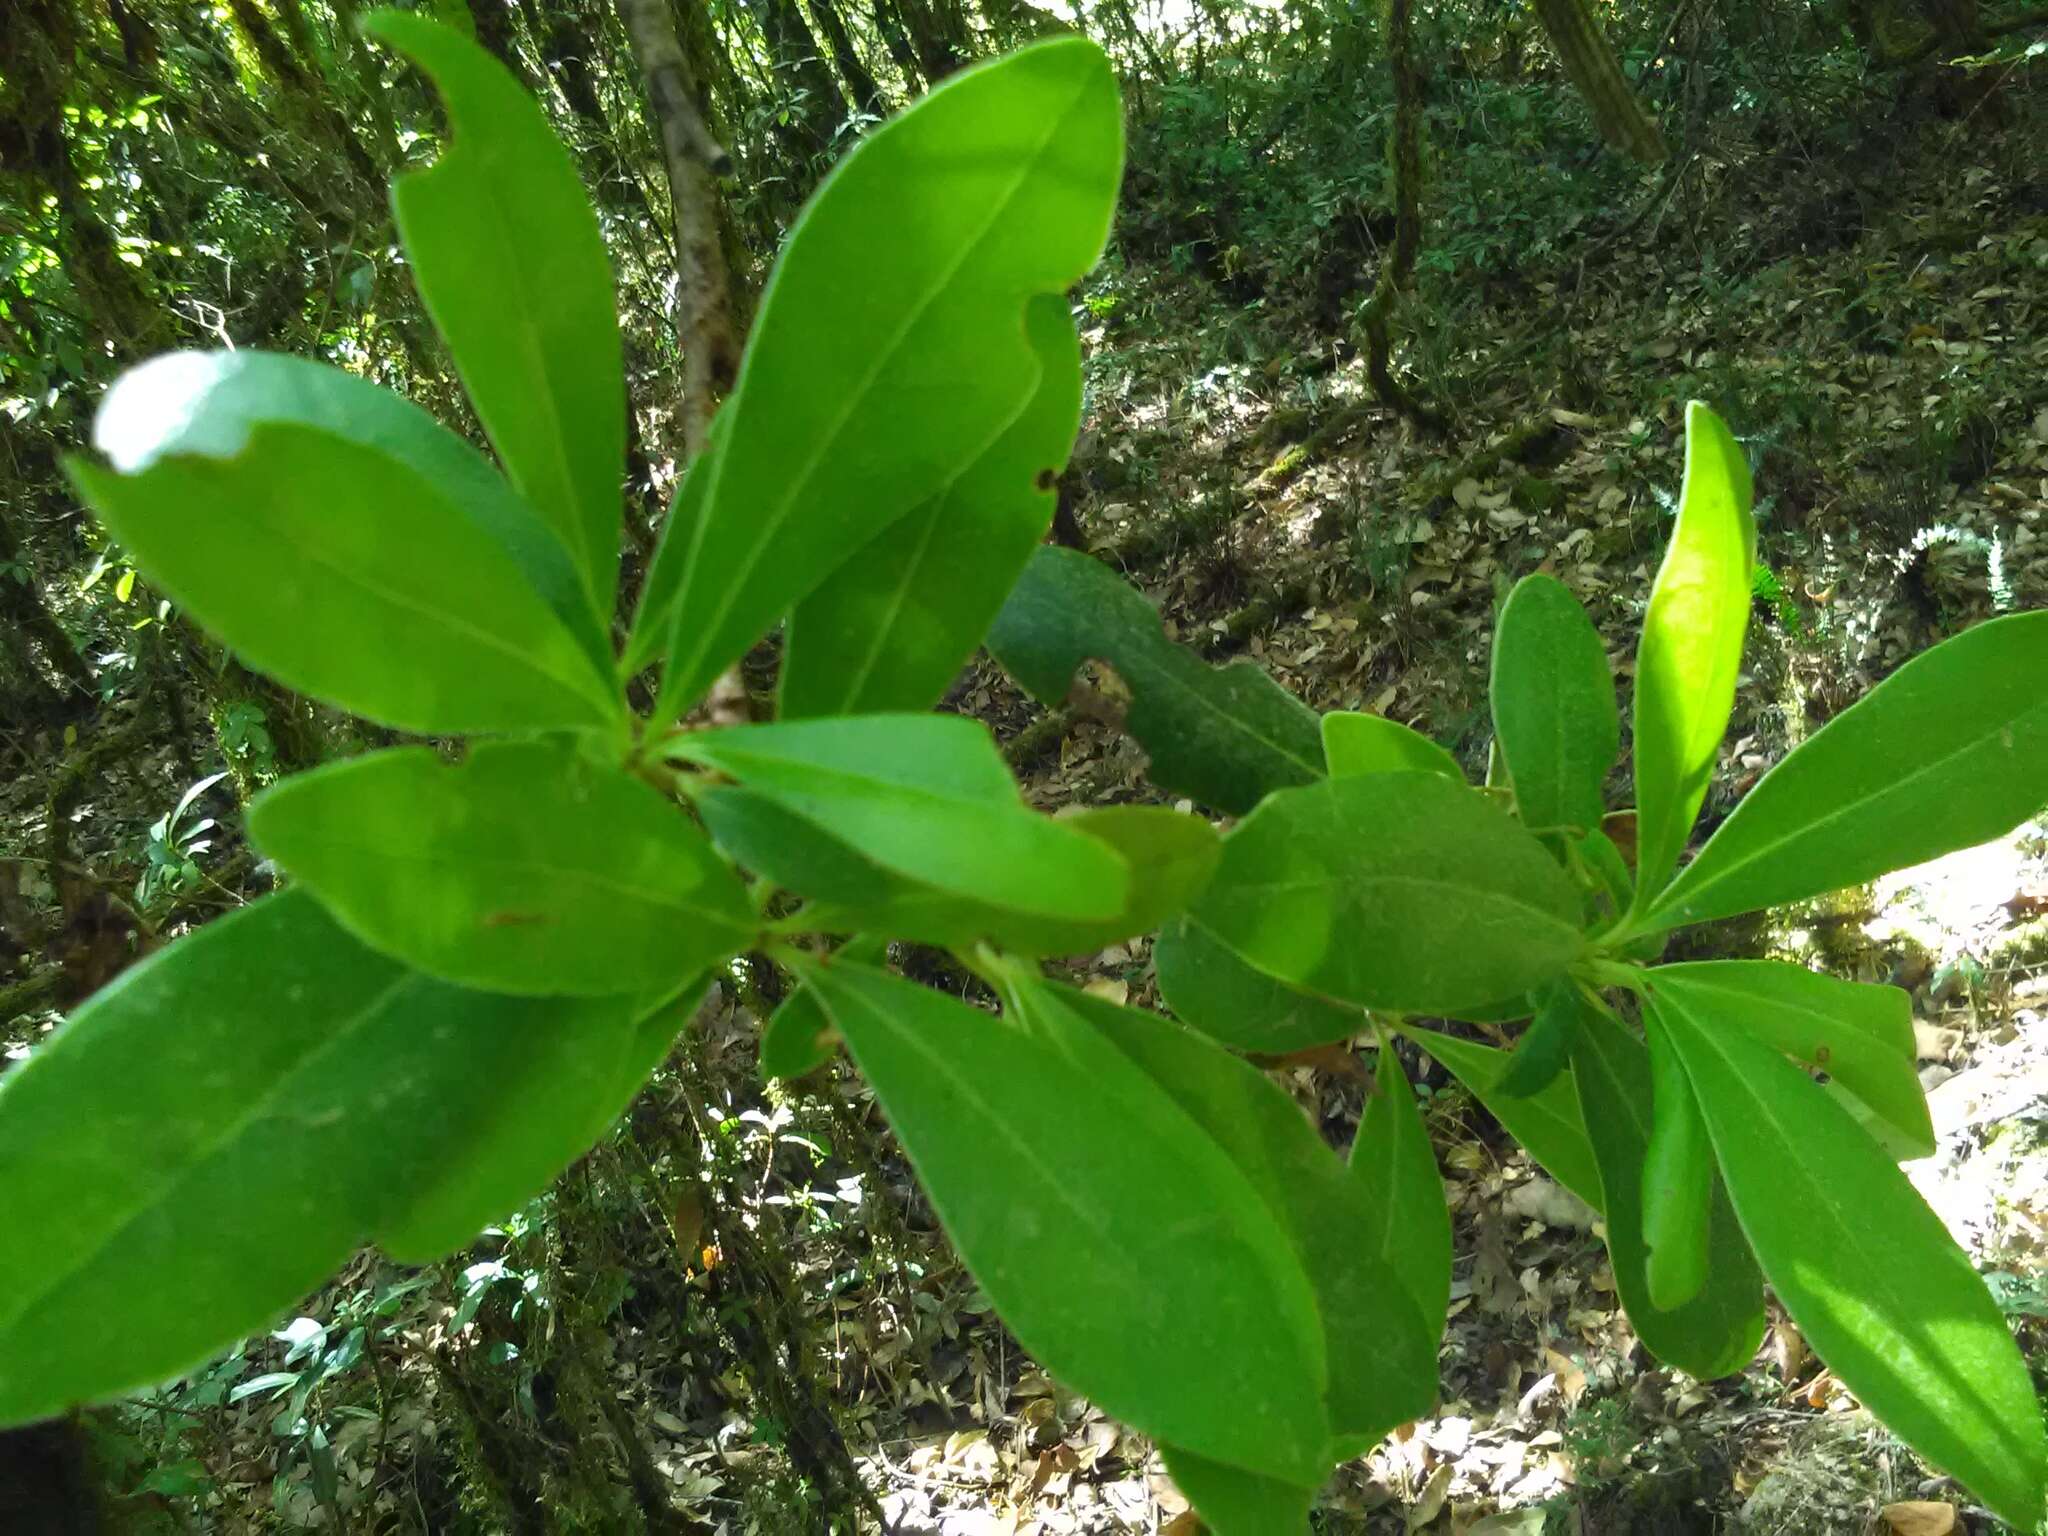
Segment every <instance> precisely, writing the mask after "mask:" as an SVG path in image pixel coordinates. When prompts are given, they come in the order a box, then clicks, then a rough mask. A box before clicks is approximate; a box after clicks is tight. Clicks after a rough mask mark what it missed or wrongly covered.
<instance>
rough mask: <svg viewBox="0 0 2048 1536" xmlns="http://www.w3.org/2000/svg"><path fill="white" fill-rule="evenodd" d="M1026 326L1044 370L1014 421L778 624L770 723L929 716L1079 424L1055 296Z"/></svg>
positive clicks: (1008, 572) (997, 594)
mask: <svg viewBox="0 0 2048 1536" xmlns="http://www.w3.org/2000/svg"><path fill="white" fill-rule="evenodd" d="M1025 329H1026V331H1027V332H1028V334H1029V335H1030V338H1031V345H1032V348H1033V349H1034V350H1035V351H1036V352H1037V354H1038V357H1039V360H1040V362H1041V363H1042V365H1043V372H1042V373H1041V374H1040V375H1039V380H1038V388H1037V390H1036V392H1035V393H1034V394H1033V395H1032V397H1031V401H1030V403H1029V404H1028V405H1026V406H1025V408H1024V412H1023V414H1022V415H1020V416H1019V417H1018V418H1017V419H1016V420H1015V421H1014V422H1012V423H1011V424H1010V426H1009V428H1008V429H1007V430H1006V431H1005V432H1004V433H1003V435H1002V436H1001V437H999V438H997V439H996V441H995V442H994V443H993V444H992V445H991V446H990V447H989V449H988V451H987V452H986V453H983V454H982V455H981V456H980V457H979V458H977V459H975V460H974V461H973V462H972V463H970V464H968V465H966V466H965V467H964V468H963V469H962V470H961V472H960V474H959V476H958V478H956V479H955V480H954V481H953V482H952V483H951V484H950V485H948V486H947V487H946V488H945V489H944V490H942V491H941V492H939V494H938V495H936V496H934V497H932V498H931V499H930V500H929V501H927V502H925V503H924V504H923V505H922V506H920V507H918V508H917V509H916V510H915V511H913V512H912V513H911V514H910V515H909V516H908V517H905V518H904V519H903V520H902V521H900V522H898V523H895V524H893V525H891V527H890V528H889V529H888V531H887V532H885V533H883V534H882V535H881V537H879V538H877V539H875V540H873V541H872V542H870V543H869V544H868V545H867V546H866V547H865V548H864V549H862V550H860V551H859V552H858V553H856V554H855V555H854V556H853V557H852V558H851V559H849V560H848V561H847V562H846V563H845V564H844V565H842V566H840V567H839V569H838V570H836V571H834V572H833V573H832V574H831V575H830V576H828V577H827V578H826V579H825V582H824V585H822V586H820V587H819V588H818V589H817V590H816V591H815V592H813V593H812V594H811V595H810V596H809V597H807V598H805V599H804V600H803V602H801V603H800V604H798V605H797V609H796V612H794V613H793V614H791V615H790V619H789V628H788V631H787V633H786V635H785V636H784V639H783V652H782V682H781V691H780V694H779V696H778V700H777V711H776V712H777V714H778V715H780V716H781V718H783V719H785V720H787V719H795V718H801V717H805V716H811V715H840V714H873V713H876V712H878V711H884V710H917V709H929V708H930V707H931V706H932V705H934V704H936V703H937V702H938V701H939V700H940V699H941V698H942V697H944V695H945V692H946V689H947V687H948V686H950V685H951V683H952V681H953V679H954V678H955V677H957V676H958V675H959V672H960V668H961V667H962V666H964V665H965V664H966V662H967V660H968V658H969V657H971V656H972V655H973V654H974V651H975V648H976V647H977V646H979V645H980V644H981V640H982V636H984V635H986V634H987V633H988V627H989V625H990V624H991V623H993V622H994V620H995V616H996V614H997V612H998V611H1000V610H1001V608H1002V606H1003V599H1004V598H1005V597H1006V596H1008V595H1009V591H1010V588H1011V587H1012V586H1013V585H1015V584H1016V580H1017V574H1018V572H1020V571H1022V570H1023V569H1024V566H1025V563H1026V562H1027V561H1028V560H1030V558H1031V552H1032V550H1034V549H1036V548H1037V547H1038V545H1039V543H1040V542H1041V541H1042V540H1043V539H1044V538H1045V533H1046V530H1047V529H1048V528H1050V527H1051V526H1052V515H1053V507H1054V504H1055V503H1056V502H1057V500H1058V494H1057V492H1056V490H1055V482H1056V481H1057V480H1058V479H1059V473H1060V471H1061V470H1062V469H1064V468H1065V467H1066V462H1067V454H1068V452H1069V451H1070V450H1071V449H1072V447H1073V445H1074V431H1075V429H1076V428H1077V427H1078V426H1079V425H1080V421H1081V343H1080V338H1079V337H1077V336H1076V335H1075V334H1074V322H1073V320H1072V319H1071V318H1070V317H1069V315H1068V313H1067V301H1066V299H1065V298H1064V297H1063V296H1061V295H1056V294H1041V295H1040V296H1039V297H1038V298H1036V299H1034V300H1032V302H1031V305H1030V307H1029V309H1028V310H1027V311H1026V312H1025Z"/></svg>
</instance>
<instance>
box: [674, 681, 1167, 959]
mask: <svg viewBox="0 0 2048 1536" xmlns="http://www.w3.org/2000/svg"><path fill="white" fill-rule="evenodd" d="M667 751H668V753H669V755H670V756H671V757H673V758H675V759H677V760H681V761H687V762H695V763H702V764H705V765H707V766H709V767H713V768H716V769H718V770H719V771H720V772H722V773H725V774H729V775H730V776H731V777H733V778H735V779H737V780H739V781H740V783H741V784H743V785H745V786H746V787H747V788H749V789H751V790H753V791H755V792H756V793H757V794H759V795H762V796H765V797H766V798H768V799H770V800H773V801H775V802H777V803H778V804H780V805H781V806H782V807H783V808H784V809H785V810H788V811H792V812H794V813H795V814H796V815H798V816H800V817H802V818H804V819H806V820H808V821H810V822H812V823H813V824H815V825H816V826H818V827H822V828H823V829H824V830H825V831H827V832H829V833H830V834H831V835H832V836H834V837H836V838H838V839H839V840H840V841H842V842H844V843H846V844H847V845H849V846H850V847H852V848H853V849H855V850H856V851H857V852H858V853H860V854H861V855H863V856H864V857H865V858H867V859H869V860H872V861H873V862H874V863H876V864H878V865H880V866H881V867H882V868H883V869H885V870H888V871H889V872H890V873H892V874H896V875H900V876H903V877H904V878H907V879H910V880H916V881H921V882H923V883H924V884H926V885H929V886H933V887H935V888H937V889H938V890H942V891H945V892H948V893H950V894H952V895H955V896H964V897H967V898H969V899H971V900H975V901H983V902H987V903H988V904H989V905H991V906H997V907H1003V908H1006V909H1008V910H1011V911H1016V912H1027V913H1034V914H1036V915H1038V916H1041V917H1056V918H1082V919H1087V918H1114V917H1116V916H1118V915H1119V914H1120V913H1121V912H1122V911H1123V909H1124V903H1125V902H1126V900H1127V899H1128V898H1129V895H1130V868H1129V866H1128V865H1127V864H1125V862H1124V860H1123V858H1122V856H1121V855H1119V854H1118V853H1117V852H1116V851H1115V850H1114V849H1113V848H1111V847H1109V846H1108V845H1107V844H1105V843H1103V842H1101V841H1099V840H1098V839H1096V838H1092V837H1089V836H1088V835H1087V834H1086V833H1084V832H1079V831H1076V830H1074V829H1073V828H1071V827H1068V826H1066V825H1064V824H1062V823H1061V822H1059V821H1056V820H1055V819H1053V818H1052V817H1050V816H1041V815H1039V814H1038V813H1036V812H1034V811H1030V810H1027V809H1026V808H1025V806H1024V803H1023V801H1022V800H1021V799H1020V798H1019V796H1018V794H1017V786H1016V784H1015V782H1014V781H1013V780H1012V779H1011V778H1010V771H1009V769H1008V767H1007V766H1006V765H1005V764H1004V762H1003V759H1002V754H1001V753H999V752H998V751H997V750H996V747H995V743H994V742H993V741H991V740H990V739H989V735H988V731H987V729H986V728H985V727H983V726H982V725H981V724H980V722H978V721H975V720H969V719H967V718H965V717H964V716H960V715H859V716H852V717H848V718H845V719H833V720H793V721H787V722H783V723H780V724H776V725H741V726H733V727H731V728H729V729H726V730H717V731H697V732H691V733H688V734H685V735H681V736H677V737H675V738H673V740H672V741H671V742H670V744H669V746H668V748H667Z"/></svg>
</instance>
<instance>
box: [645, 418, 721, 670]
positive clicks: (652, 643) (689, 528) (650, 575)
mask: <svg viewBox="0 0 2048 1536" xmlns="http://www.w3.org/2000/svg"><path fill="white" fill-rule="evenodd" d="M730 420H732V413H731V412H729V411H720V412H719V413H718V414H717V415H716V416H714V417H712V418H711V428H710V431H709V433H708V434H707V435H706V440H705V443H704V451H703V452H702V453H700V454H698V455H697V456H696V457H695V458H694V459H692V460H690V464H689V467H688V468H687V469H685V470H684V471H683V478H682V480H681V482H680V483H679V484H678V485H677V486H676V493H675V495H674V496H673V497H672V498H670V500H669V508H668V517H667V518H666V519H665V520H664V521H663V523H662V525H661V542H660V543H658V544H656V545H655V547H654V558H653V560H651V561H650V562H648V566H647V579H646V581H644V582H643V583H642V584H641V587H640V604H639V606H638V607H637V608H636V609H634V611H633V632H632V634H630V635H629V636H627V638H626V649H625V654H624V655H623V656H621V657H620V659H619V670H620V671H621V672H622V673H624V674H625V675H626V676H628V677H630V676H632V675H633V674H634V673H636V672H638V671H640V670H641V668H643V667H645V666H646V665H647V664H648V663H649V662H651V661H653V660H654V658H655V657H656V656H658V655H660V654H661V651H662V650H663V648H664V647H665V646H667V644H668V641H669V636H670V634H671V633H673V632H674V630H675V623H676V604H677V602H678V601H680V600H681V597H682V587H683V566H684V564H685V562H687V561H688V559H689V556H690V540H691V539H692V538H693V537H695V529H696V527H697V521H698V519H699V518H701V517H703V515H704V494H705V491H706V490H707V489H708V488H709V486H710V484H711V471H712V466H713V464H714V462H715V461H716V459H717V456H718V447H719V444H720V443H722V442H724V441H725V424H726V423H727V422H728V421H730Z"/></svg>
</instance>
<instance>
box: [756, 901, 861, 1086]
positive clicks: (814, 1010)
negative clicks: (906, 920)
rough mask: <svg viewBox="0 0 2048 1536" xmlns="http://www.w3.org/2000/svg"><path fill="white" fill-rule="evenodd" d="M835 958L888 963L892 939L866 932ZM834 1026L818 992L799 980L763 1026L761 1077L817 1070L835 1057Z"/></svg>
mask: <svg viewBox="0 0 2048 1536" xmlns="http://www.w3.org/2000/svg"><path fill="white" fill-rule="evenodd" d="M832 958H833V959H834V961H835V962H839V963H852V964H856V965H872V966H884V965H886V964H887V963H888V959H889V941H888V940H887V939H882V938H876V937H874V936H873V935H871V934H864V935H861V936H859V937H857V938H853V939H849V940H848V941H847V942H846V943H845V944H843V945H841V946H840V947H839V948H838V949H837V950H835V951H834V952H833V956H832ZM831 1029H832V1021H831V1019H830V1018H828V1017H826V1014H825V1005H824V1004H823V1003H821V1002H819V1001H818V994H817V993H816V992H814V991H812V990H811V989H810V988H809V987H807V986H804V985H803V984H802V983H798V985H797V989H796V990H795V991H794V992H792V993H790V995H789V996H788V997H785V998H784V999H783V1000H782V1003H781V1005H780V1006H779V1007H778V1008H776V1010H775V1011H774V1012H773V1013H771V1014H770V1015H769V1016H768V1022H767V1023H766V1024H764V1025H763V1026H762V1027H761V1076H762V1077H763V1078H764V1079H772V1078H778V1077H781V1078H798V1077H803V1076H806V1075H807V1074H809V1073H812V1072H815V1071H817V1070H818V1068H820V1067H822V1066H823V1065H825V1063H826V1062H828V1061H830V1060H831V1059H832V1055H833V1051H834V1049H835V1048H836V1041H835V1040H834V1038H833V1037H832V1035H831Z"/></svg>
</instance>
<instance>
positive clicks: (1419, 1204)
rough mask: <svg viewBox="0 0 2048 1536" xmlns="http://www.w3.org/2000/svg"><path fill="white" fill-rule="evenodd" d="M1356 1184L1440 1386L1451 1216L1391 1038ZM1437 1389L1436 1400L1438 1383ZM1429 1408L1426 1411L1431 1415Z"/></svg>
mask: <svg viewBox="0 0 2048 1536" xmlns="http://www.w3.org/2000/svg"><path fill="white" fill-rule="evenodd" d="M1351 1179H1352V1182H1353V1183H1355V1184H1356V1185H1358V1187H1359V1188H1360V1189H1362V1190H1363V1191H1364V1192H1365V1197H1366V1200H1367V1203H1368V1204H1369V1206H1370V1208H1371V1212H1372V1240H1371V1242H1370V1243H1369V1244H1368V1246H1367V1247H1366V1249H1365V1252H1366V1253H1367V1254H1369V1255H1371V1257H1373V1258H1374V1259H1377V1260H1378V1261H1379V1262H1380V1263H1382V1264H1385V1265H1386V1266H1387V1267H1388V1268H1389V1269H1391V1270H1392V1271H1393V1272H1394V1274H1395V1276H1396V1277H1397V1278H1398V1279H1399V1280H1400V1283H1401V1288H1402V1289H1403V1290H1405V1291H1406V1292H1407V1293H1408V1298H1409V1300H1411V1301H1413V1302H1414V1303H1415V1309H1416V1311H1417V1313H1418V1314H1419V1315H1420V1316H1421V1318H1422V1331H1423V1337H1425V1338H1427V1339H1428V1340H1429V1341H1430V1375H1431V1377H1432V1378H1434V1376H1435V1369H1436V1346H1437V1341H1438V1340H1439V1339H1441V1338H1442V1337H1443V1332H1444V1318H1445V1314H1446V1313H1448V1312H1449V1310H1450V1304H1451V1210H1450V1207H1449V1206H1448V1205H1447V1204H1446V1203H1445V1201H1444V1180H1443V1175H1442V1174H1441V1173H1440V1172H1438V1170H1437V1166H1436V1149H1435V1148H1434V1147H1432V1146H1431V1145H1430V1141H1429V1128H1428V1127H1427V1126H1425V1125H1424V1124H1423V1123H1422V1112H1421V1111H1420V1110H1419V1109H1418V1108H1416V1104H1415V1090H1414V1089H1413V1088H1412V1087H1410V1086H1409V1084H1408V1073H1407V1072H1406V1071H1405V1070H1404V1069H1403V1068H1402V1066H1401V1062H1400V1059H1399V1058H1398V1057H1396V1056H1395V1054H1394V1043H1393V1040H1392V1039H1391V1038H1389V1037H1386V1036H1382V1037H1381V1043H1380V1059H1379V1066H1378V1068H1377V1070H1376V1071H1375V1072H1374V1074H1373V1088H1372V1093H1371V1094H1370V1095H1369V1096H1368V1097H1367V1099H1366V1101H1365V1114H1364V1117H1363V1118H1362V1119H1360V1121H1359V1123H1358V1135H1357V1138H1356V1139H1355V1140H1353V1142H1352V1143H1351ZM1430 1389H1431V1390H1430V1396H1432V1397H1434V1395H1435V1381H1434V1380H1433V1379H1432V1381H1431V1383H1430ZM1427 1406H1428V1405H1427V1404H1424V1406H1423V1408H1422V1409H1421V1410H1419V1411H1422V1412H1426V1411H1427Z"/></svg>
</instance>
